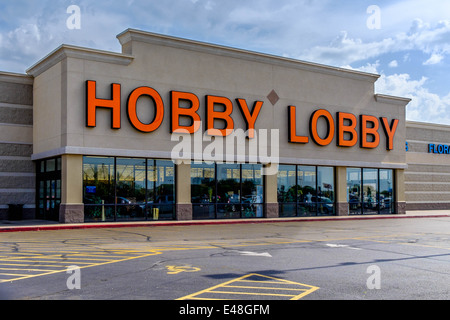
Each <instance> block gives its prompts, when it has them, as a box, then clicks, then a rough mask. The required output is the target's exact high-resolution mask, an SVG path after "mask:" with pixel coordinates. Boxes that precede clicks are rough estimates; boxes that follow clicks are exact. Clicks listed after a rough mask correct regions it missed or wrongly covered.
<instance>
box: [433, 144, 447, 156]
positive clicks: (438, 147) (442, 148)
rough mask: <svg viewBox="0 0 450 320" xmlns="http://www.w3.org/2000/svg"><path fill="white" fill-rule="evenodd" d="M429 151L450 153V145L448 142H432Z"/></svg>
mask: <svg viewBox="0 0 450 320" xmlns="http://www.w3.org/2000/svg"><path fill="white" fill-rule="evenodd" d="M428 153H436V154H450V145H446V144H437V145H436V144H433V143H430V144H429V145H428Z"/></svg>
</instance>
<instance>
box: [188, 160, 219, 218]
mask: <svg viewBox="0 0 450 320" xmlns="http://www.w3.org/2000/svg"><path fill="white" fill-rule="evenodd" d="M191 202H192V211H193V218H194V219H214V218H215V205H214V203H215V202H216V175H215V166H214V165H213V164H205V163H202V164H191Z"/></svg>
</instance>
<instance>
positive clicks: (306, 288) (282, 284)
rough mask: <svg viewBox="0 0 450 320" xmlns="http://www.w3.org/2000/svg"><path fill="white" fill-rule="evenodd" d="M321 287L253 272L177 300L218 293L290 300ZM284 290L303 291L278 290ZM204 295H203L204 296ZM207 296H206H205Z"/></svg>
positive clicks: (196, 298)
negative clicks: (230, 289)
mask: <svg viewBox="0 0 450 320" xmlns="http://www.w3.org/2000/svg"><path fill="white" fill-rule="evenodd" d="M250 277H257V278H261V279H262V280H260V281H257V280H249V279H248V278H250ZM267 279H270V280H267ZM239 282H253V283H256V282H259V283H262V284H266V283H268V282H270V283H271V284H278V285H280V286H279V287H258V286H240V285H235V284H236V283H239ZM285 285H291V286H293V285H296V286H298V287H299V288H286V287H285ZM222 288H239V289H241V288H243V289H252V290H253V291H247V292H244V291H229V290H221V289H222ZM318 289H320V288H319V287H315V286H310V285H306V284H303V283H297V282H293V281H289V280H284V279H277V278H274V277H271V276H265V275H261V274H256V273H251V274H248V275H245V276H242V277H240V278H237V279H232V280H229V281H226V282H224V283H221V284H218V285H216V286H213V287H211V288H208V289H205V290H201V291H198V292H195V293H192V294H190V295H187V296H184V297H181V298H179V299H177V300H188V299H193V300H209V298H208V295H211V294H212V295H217V294H219V295H220V294H223V295H225V298H227V295H228V296H229V295H248V296H273V297H290V298H291V299H290V300H298V299H301V298H303V297H304V296H306V295H308V294H311V293H313V292H314V291H316V290H318ZM255 290H258V291H257V292H255ZM260 290H273V291H275V292H273V293H269V292H260ZM283 291H301V292H302V293H301V294H299V295H295V294H287V293H278V292H283ZM202 295H203V296H202ZM205 296H206V297H205Z"/></svg>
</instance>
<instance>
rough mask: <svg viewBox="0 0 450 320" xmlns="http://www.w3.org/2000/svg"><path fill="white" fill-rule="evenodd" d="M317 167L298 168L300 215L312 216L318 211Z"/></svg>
mask: <svg viewBox="0 0 450 320" xmlns="http://www.w3.org/2000/svg"><path fill="white" fill-rule="evenodd" d="M316 183H317V181H316V167H312V166H298V167H297V185H298V187H297V188H298V189H297V201H298V215H300V216H311V215H315V213H316V211H317V202H318V200H319V199H318V198H317V192H316V190H317V189H316Z"/></svg>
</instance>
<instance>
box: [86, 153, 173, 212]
mask: <svg viewBox="0 0 450 320" xmlns="http://www.w3.org/2000/svg"><path fill="white" fill-rule="evenodd" d="M174 194H175V188H174V164H173V162H172V161H160V160H156V161H155V160H150V159H134V158H114V157H83V196H84V204H85V221H119V220H147V219H150V220H162V219H169V220H172V219H173V218H174Z"/></svg>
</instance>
